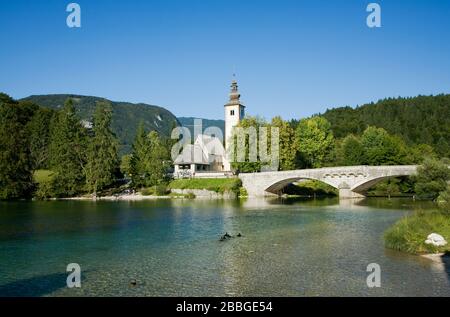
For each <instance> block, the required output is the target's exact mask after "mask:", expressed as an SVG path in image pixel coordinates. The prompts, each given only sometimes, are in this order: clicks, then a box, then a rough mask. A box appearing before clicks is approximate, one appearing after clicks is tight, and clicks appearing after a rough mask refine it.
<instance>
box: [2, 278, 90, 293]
mask: <svg viewBox="0 0 450 317" xmlns="http://www.w3.org/2000/svg"><path fill="white" fill-rule="evenodd" d="M84 273H86V272H84ZM67 274H69V273H52V274H46V275H40V276H34V277H31V278H26V279H22V280H17V281H14V282H11V283H7V284H4V285H0V297H40V296H45V295H49V294H52V293H53V292H55V291H57V290H59V289H62V288H65V287H67V284H66V283H67V282H66V281H67V276H68V275H67ZM81 280H82V282H83V280H84V279H83V278H81Z"/></svg>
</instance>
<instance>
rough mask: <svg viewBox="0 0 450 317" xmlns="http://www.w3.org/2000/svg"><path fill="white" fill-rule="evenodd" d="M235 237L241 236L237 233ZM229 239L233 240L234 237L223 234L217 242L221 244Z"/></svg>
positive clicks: (226, 233)
mask: <svg viewBox="0 0 450 317" xmlns="http://www.w3.org/2000/svg"><path fill="white" fill-rule="evenodd" d="M236 237H238V238H241V237H242V234H241V233H240V232H239V233H238V234H237V236H236ZM230 238H234V236H231V235H230V234H228V232H225V234H224V235H223V236H221V237H220V239H219V241H221V242H222V241H226V240H227V239H230Z"/></svg>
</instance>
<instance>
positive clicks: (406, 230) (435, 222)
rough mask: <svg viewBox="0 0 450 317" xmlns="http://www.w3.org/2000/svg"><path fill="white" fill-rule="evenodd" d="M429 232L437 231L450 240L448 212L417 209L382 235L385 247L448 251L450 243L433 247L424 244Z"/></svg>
mask: <svg viewBox="0 0 450 317" xmlns="http://www.w3.org/2000/svg"><path fill="white" fill-rule="evenodd" d="M430 233H438V234H440V235H441V236H443V237H444V239H445V240H447V241H450V213H446V212H444V211H427V212H424V211H417V212H415V213H414V214H412V215H410V216H407V217H405V218H403V219H401V220H399V221H398V222H397V223H396V224H395V225H394V226H393V227H391V228H390V229H388V230H387V231H386V233H385V235H384V240H385V245H386V247H387V248H390V249H394V250H398V251H403V252H408V253H413V254H423V253H438V252H449V251H450V245H449V244H447V245H446V246H443V247H435V246H433V245H430V244H426V243H425V240H426V238H427V236H428V235H429V234H430Z"/></svg>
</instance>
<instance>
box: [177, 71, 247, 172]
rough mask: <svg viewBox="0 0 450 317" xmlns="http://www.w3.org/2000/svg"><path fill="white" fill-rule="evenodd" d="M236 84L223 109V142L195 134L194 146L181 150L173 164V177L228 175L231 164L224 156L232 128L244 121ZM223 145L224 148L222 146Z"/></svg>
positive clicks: (213, 137) (208, 136)
mask: <svg viewBox="0 0 450 317" xmlns="http://www.w3.org/2000/svg"><path fill="white" fill-rule="evenodd" d="M240 98H241V95H240V94H239V90H238V84H237V81H236V80H235V79H233V81H232V83H231V92H230V98H229V101H228V103H227V104H226V105H225V106H224V108H225V135H224V138H223V141H222V140H221V138H219V137H217V136H214V135H207V134H199V135H198V136H197V137H196V139H195V142H194V144H188V145H186V146H184V147H183V150H182V152H181V153H180V154H179V155H178V157H177V158H176V159H175V161H174V166H175V170H174V177H175V178H183V177H202V176H203V177H211V176H212V175H213V174H214V175H216V176H220V175H226V174H228V173H230V172H231V163H230V161H229V160H228V159H227V155H226V153H228V152H229V151H228V150H229V146H230V145H231V144H228V143H229V140H230V139H231V136H232V132H233V128H234V127H235V126H236V125H237V124H238V123H239V122H240V121H241V120H242V119H243V118H244V116H245V106H244V105H242V104H241V101H240ZM224 145H225V146H224Z"/></svg>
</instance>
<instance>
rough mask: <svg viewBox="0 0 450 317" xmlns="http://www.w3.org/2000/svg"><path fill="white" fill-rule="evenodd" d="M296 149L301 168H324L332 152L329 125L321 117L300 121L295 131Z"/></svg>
mask: <svg viewBox="0 0 450 317" xmlns="http://www.w3.org/2000/svg"><path fill="white" fill-rule="evenodd" d="M295 136H296V149H297V151H298V153H299V156H300V160H301V162H302V163H301V167H302V168H308V167H313V168H318V167H322V166H324V163H325V161H326V159H327V156H328V155H329V154H330V153H331V152H332V149H333V144H334V137H333V132H332V131H331V125H330V123H329V122H328V121H327V120H326V119H325V118H323V117H318V116H316V117H312V118H310V119H302V120H300V122H299V124H298V126H297V128H296V131H295Z"/></svg>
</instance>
